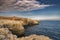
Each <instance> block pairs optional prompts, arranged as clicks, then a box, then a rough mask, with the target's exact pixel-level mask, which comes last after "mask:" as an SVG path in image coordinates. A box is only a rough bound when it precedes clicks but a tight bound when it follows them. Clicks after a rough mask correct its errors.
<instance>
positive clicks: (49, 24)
mask: <svg viewBox="0 0 60 40" xmlns="http://www.w3.org/2000/svg"><path fill="white" fill-rule="evenodd" d="M31 34H37V35H45V36H48V37H50V38H51V39H53V40H60V21H56V20H55V21H54V20H50V21H48V20H45V21H40V23H39V25H35V26H29V27H28V28H26V30H25V35H26V36H28V35H31Z"/></svg>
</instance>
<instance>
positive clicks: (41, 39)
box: [20, 34, 52, 40]
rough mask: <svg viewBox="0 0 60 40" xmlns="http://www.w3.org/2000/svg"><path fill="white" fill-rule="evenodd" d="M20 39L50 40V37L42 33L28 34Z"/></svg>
mask: <svg viewBox="0 0 60 40" xmlns="http://www.w3.org/2000/svg"><path fill="white" fill-rule="evenodd" d="M20 40H52V39H50V38H49V37H47V36H44V35H35V34H33V35H30V36H27V37H22V38H20Z"/></svg>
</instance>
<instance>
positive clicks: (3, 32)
mask: <svg viewBox="0 0 60 40" xmlns="http://www.w3.org/2000/svg"><path fill="white" fill-rule="evenodd" d="M0 40H52V39H50V38H49V37H47V36H44V35H35V34H33V35H30V36H26V37H20V38H17V36H16V35H13V34H12V33H11V31H9V30H8V28H0Z"/></svg>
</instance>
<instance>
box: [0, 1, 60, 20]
mask: <svg viewBox="0 0 60 40" xmlns="http://www.w3.org/2000/svg"><path fill="white" fill-rule="evenodd" d="M0 16H17V17H24V18H25V17H26V18H31V19H37V20H60V0H5V1H4V0H1V1H0Z"/></svg>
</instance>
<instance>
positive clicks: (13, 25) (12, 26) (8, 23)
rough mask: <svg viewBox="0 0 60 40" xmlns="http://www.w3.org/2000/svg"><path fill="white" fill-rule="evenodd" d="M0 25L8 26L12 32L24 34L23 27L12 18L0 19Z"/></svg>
mask: <svg viewBox="0 0 60 40" xmlns="http://www.w3.org/2000/svg"><path fill="white" fill-rule="evenodd" d="M0 27H2V28H8V29H9V30H11V31H12V32H13V33H14V34H17V35H18V34H19V35H22V34H24V27H23V25H22V23H21V22H20V21H14V20H0Z"/></svg>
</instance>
